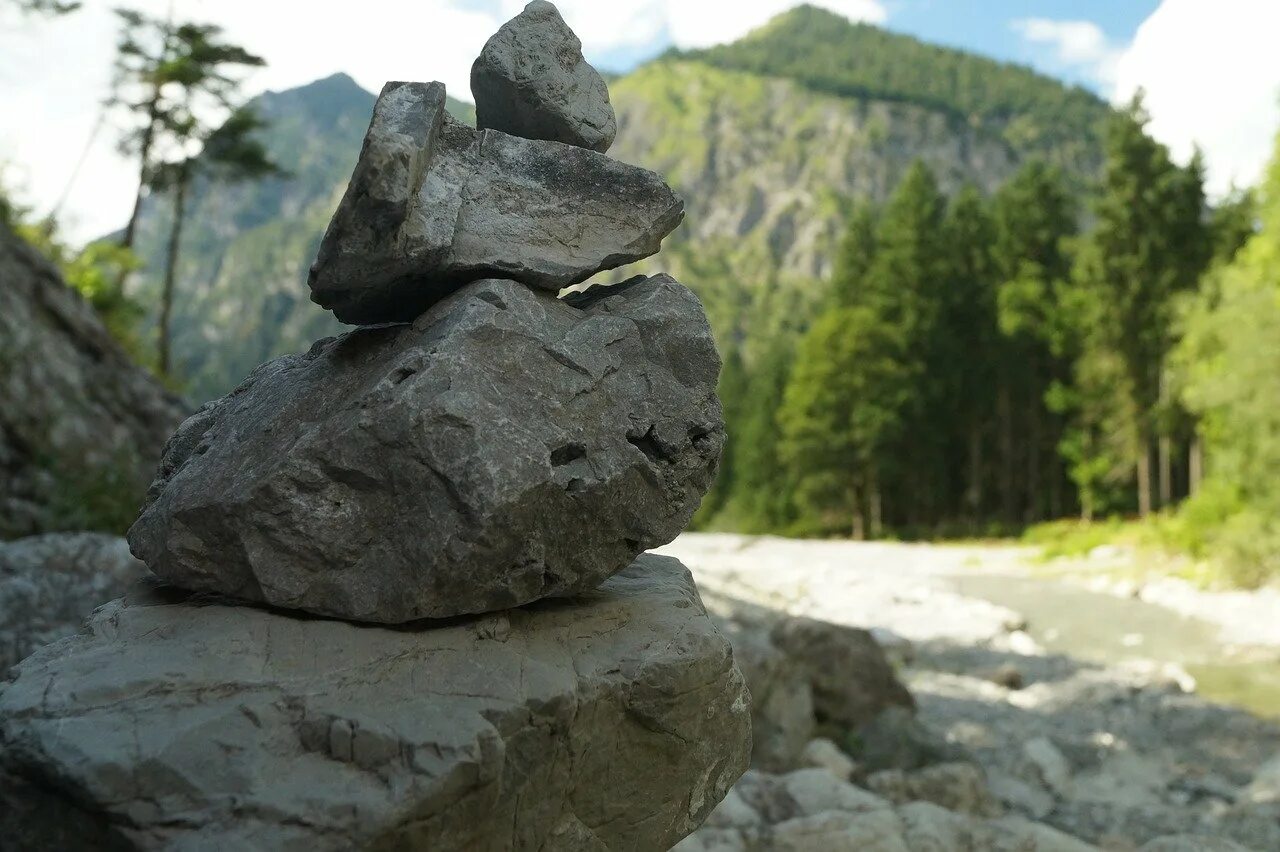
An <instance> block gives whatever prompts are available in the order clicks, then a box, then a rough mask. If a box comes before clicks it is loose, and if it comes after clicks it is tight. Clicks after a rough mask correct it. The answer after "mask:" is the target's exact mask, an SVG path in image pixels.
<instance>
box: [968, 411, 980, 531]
mask: <svg viewBox="0 0 1280 852" xmlns="http://www.w3.org/2000/svg"><path fill="white" fill-rule="evenodd" d="M965 502H966V503H967V504H968V507H967V508H968V510H969V518H970V523H972V524H973V525H974V527H975V528H976V527H977V525H978V524H979V523H980V522H981V520H982V423H981V422H980V421H979V420H978V419H977V418H974V420H973V421H972V422H971V423H970V424H969V487H968V489H967V490H966V492H965Z"/></svg>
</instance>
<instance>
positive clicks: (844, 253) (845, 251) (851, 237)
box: [831, 201, 876, 308]
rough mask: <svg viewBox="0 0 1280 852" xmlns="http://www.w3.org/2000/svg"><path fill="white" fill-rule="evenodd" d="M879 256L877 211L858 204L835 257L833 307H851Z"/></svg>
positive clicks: (832, 290)
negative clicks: (877, 252)
mask: <svg viewBox="0 0 1280 852" xmlns="http://www.w3.org/2000/svg"><path fill="white" fill-rule="evenodd" d="M875 253H876V210H875V208H874V207H873V206H872V205H871V204H870V203H868V202H865V201H863V202H859V203H858V204H857V205H856V206H855V207H854V209H853V214H852V215H851V216H850V217H849V223H848V225H847V227H846V228H845V233H844V238H843V239H841V241H840V249H839V253H838V254H837V255H836V263H835V271H834V273H833V274H832V277H831V303H832V304H833V305H835V306H837V307H845V308H847V307H852V306H853V305H855V304H857V303H858V294H859V292H860V291H861V290H862V288H863V287H865V286H866V277H867V273H868V271H870V269H871V264H872V261H874V259H875Z"/></svg>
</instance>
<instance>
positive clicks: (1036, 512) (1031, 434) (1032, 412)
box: [1024, 394, 1042, 524]
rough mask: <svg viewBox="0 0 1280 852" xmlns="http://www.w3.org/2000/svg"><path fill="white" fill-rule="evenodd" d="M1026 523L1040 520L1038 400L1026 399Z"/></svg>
mask: <svg viewBox="0 0 1280 852" xmlns="http://www.w3.org/2000/svg"><path fill="white" fill-rule="evenodd" d="M1027 432H1028V435H1027V505H1026V512H1025V515H1024V517H1025V518H1026V520H1027V523H1029V524H1030V523H1035V522H1036V521H1038V520H1040V444H1041V441H1042V439H1041V436H1040V400H1038V399H1036V397H1035V394H1031V395H1030V396H1029V398H1028V399H1027Z"/></svg>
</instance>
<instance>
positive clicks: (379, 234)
mask: <svg viewBox="0 0 1280 852" xmlns="http://www.w3.org/2000/svg"><path fill="white" fill-rule="evenodd" d="M444 103H445V89H444V85H443V84H441V83H388V84H387V85H386V87H385V88H384V89H383V90H382V94H381V95H380V96H379V97H378V102H377V104H376V105H375V106H374V110H373V119H372V121H371V122H370V124H369V130H368V133H367V134H366V136H365V140H364V147H363V148H362V149H361V152H360V160H359V162H358V163H357V164H356V168H355V172H354V173H353V174H352V176H351V183H350V184H349V185H348V187H347V192H346V195H345V196H343V199H342V202H341V203H340V204H339V206H338V210H337V212H336V213H334V216H333V219H332V221H331V222H330V223H329V228H328V230H327V231H326V232H325V235H324V240H323V241H322V242H321V244H320V250H319V252H318V254H317V256H316V261H315V264H314V265H313V266H312V268H311V276H310V285H311V297H312V299H313V300H314V301H315V302H316V303H318V304H319V305H321V306H323V307H325V308H329V309H330V310H332V311H333V312H334V314H335V315H336V316H337V317H338V319H340V320H342V321H343V322H347V323H355V324H367V323H382V322H411V321H412V320H413V319H414V318H415V317H417V316H418V315H419V314H420V313H422V312H423V311H424V310H426V308H428V307H429V306H430V305H432V304H433V303H435V302H437V301H439V300H440V299H441V298H443V297H444V296H446V295H448V294H449V293H451V292H453V291H454V290H456V289H458V288H459V287H460V286H462V285H463V284H465V283H467V282H470V281H475V280H478V279H482V278H488V277H494V278H510V279H514V280H516V281H520V282H522V283H524V284H527V285H529V286H531V287H537V288H540V289H543V290H550V291H553V292H559V291H560V290H561V289H563V288H565V287H569V286H571V285H574V284H578V283H581V282H583V281H586V280H587V279H588V278H590V277H591V276H593V275H595V274H596V273H598V272H600V271H602V270H605V269H613V268H615V267H618V266H622V265H623V264H626V263H631V262H633V261H636V260H640V259H641V258H645V257H648V256H650V255H652V254H655V253H656V252H657V251H658V250H659V249H660V248H661V246H662V238H663V237H665V236H666V235H667V234H669V233H671V231H672V230H674V229H675V227H676V226H677V225H679V224H680V222H681V221H682V220H683V218H684V202H683V201H681V200H680V198H679V197H678V196H677V195H676V194H675V193H674V192H673V191H672V190H671V188H670V187H668V186H667V185H666V183H664V182H663V180H662V178H661V177H659V176H658V175H656V174H654V173H653V172H650V171H646V170H645V169H642V168H639V167H637V166H630V165H627V164H625V163H621V162H618V161H617V160H613V159H610V158H609V157H606V156H605V155H603V154H598V153H596V152H594V151H588V150H586V149H585V148H579V147H575V146H572V145H563V144H561V143H558V142H546V141H540V140H531V139H522V138H519V137H517V136H509V135H507V134H505V133H500V132H498V131H496V130H480V131H477V130H475V129H474V128H471V127H467V126H465V125H463V124H460V123H458V122H457V121H455V120H454V119H453V118H451V117H450V116H449V115H448V113H447V112H446V111H445V106H444Z"/></svg>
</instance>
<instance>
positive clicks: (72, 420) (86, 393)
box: [0, 228, 184, 538]
mask: <svg viewBox="0 0 1280 852" xmlns="http://www.w3.org/2000/svg"><path fill="white" fill-rule="evenodd" d="M183 414H184V410H183V405H182V404H181V403H180V402H179V400H178V399H177V398H176V397H174V396H173V395H172V394H170V393H168V392H167V391H166V390H165V389H164V388H163V387H161V386H160V384H159V383H157V382H156V381H155V380H154V379H153V378H152V377H151V375H150V374H148V373H147V372H145V371H144V370H142V369H140V368H138V367H136V366H134V365H133V364H132V363H131V362H130V361H129V358H128V356H126V354H125V353H124V351H123V350H121V349H120V347H119V346H118V345H117V344H116V343H115V341H114V340H112V338H111V336H110V334H109V333H108V332H107V330H106V328H105V327H104V326H103V325H102V323H101V322H100V321H99V319H98V317H97V316H96V315H95V314H94V312H93V309H92V308H91V307H90V306H89V305H88V303H86V302H85V301H84V300H83V299H82V298H80V296H79V295H78V294H77V293H75V292H74V291H72V290H71V289H70V288H69V287H67V285H66V284H65V283H64V282H63V281H62V280H61V278H60V277H59V275H58V273H57V271H56V270H55V269H54V268H53V266H52V265H51V264H49V263H48V262H47V261H46V260H45V259H44V258H43V257H41V256H40V255H39V254H38V253H37V252H36V251H35V250H33V249H32V248H31V247H30V246H28V245H27V244H26V243H25V242H23V241H22V240H21V239H20V238H19V237H17V236H16V235H15V234H13V233H12V232H10V231H9V230H8V229H5V228H0V538H13V537H17V536H22V535H29V534H33V533H38V532H45V531H49V530H57V529H86V528H87V529H116V530H123V529H124V527H126V526H127V525H128V524H129V522H130V521H131V519H132V516H133V515H134V513H135V512H136V511H137V508H138V506H139V505H141V501H142V496H143V494H144V493H145V491H146V487H147V483H148V482H149V481H150V478H151V473H152V471H153V470H154V469H155V464H156V461H157V460H158V459H159V458H160V450H161V449H162V448H163V447H164V442H165V439H166V438H168V436H169V433H170V432H172V431H173V428H174V427H175V426H176V425H177V424H178V423H179V422H180V421H181V419H182V417H183Z"/></svg>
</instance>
